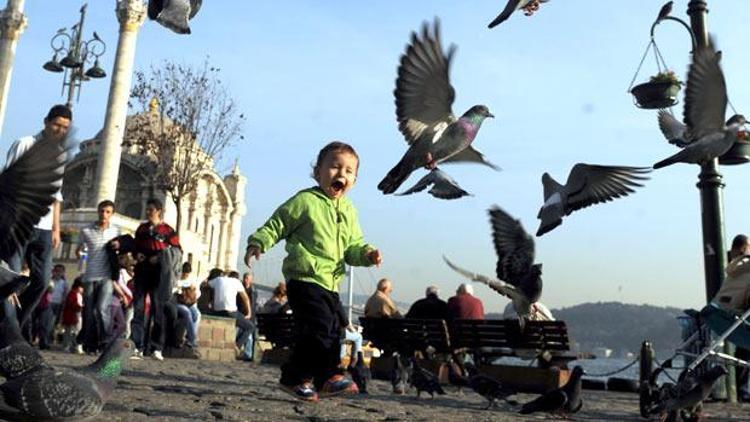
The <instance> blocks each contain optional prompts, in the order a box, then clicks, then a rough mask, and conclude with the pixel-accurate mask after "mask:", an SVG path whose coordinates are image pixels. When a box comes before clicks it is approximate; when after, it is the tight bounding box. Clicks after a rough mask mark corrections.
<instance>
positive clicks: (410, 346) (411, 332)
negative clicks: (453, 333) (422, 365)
mask: <svg viewBox="0 0 750 422" xmlns="http://www.w3.org/2000/svg"><path fill="white" fill-rule="evenodd" d="M359 321H360V323H361V324H362V327H363V329H364V331H363V333H362V336H363V337H364V338H365V339H366V340H370V341H371V342H372V343H373V344H374V345H375V347H377V348H379V349H383V350H386V351H398V352H401V353H404V354H407V355H408V354H411V353H413V352H414V351H415V350H422V351H424V350H426V349H427V348H428V347H429V346H432V348H434V350H435V352H438V353H442V352H450V351H451V340H450V334H449V330H448V325H447V324H446V322H445V321H444V320H442V319H415V318H364V317H362V318H360V319H359Z"/></svg>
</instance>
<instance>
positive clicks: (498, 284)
mask: <svg viewBox="0 0 750 422" xmlns="http://www.w3.org/2000/svg"><path fill="white" fill-rule="evenodd" d="M443 260H444V261H445V263H446V264H448V266H449V267H450V268H451V269H452V270H453V271H455V272H457V273H459V274H461V275H462V276H464V277H466V278H468V279H469V280H471V281H478V282H480V283H482V284H485V285H487V286H489V287H490V288H491V289H492V290H494V291H496V292H498V293H500V294H501V295H503V296H505V297H508V298H510V299H511V300H512V299H514V298H517V297H518V296H519V293H518V290H516V288H515V287H513V286H512V285H510V284H508V283H504V282H503V281H501V280H494V279H492V278H490V277H487V276H485V275H482V274H477V273H473V272H471V271H468V270H465V269H463V268H461V267H459V266H458V265H455V264H454V263H452V262H451V261H449V260H448V258H446V257H445V256H443Z"/></svg>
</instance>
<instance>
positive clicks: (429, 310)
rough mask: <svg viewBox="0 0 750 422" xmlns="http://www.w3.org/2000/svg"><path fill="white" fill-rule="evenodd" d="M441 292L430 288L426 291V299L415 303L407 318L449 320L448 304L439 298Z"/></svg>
mask: <svg viewBox="0 0 750 422" xmlns="http://www.w3.org/2000/svg"><path fill="white" fill-rule="evenodd" d="M438 294H440V290H438V288H437V286H430V287H428V288H427V289H426V290H425V293H424V296H425V297H424V298H423V299H419V300H418V301H416V302H414V303H413V304H412V305H411V308H409V312H407V313H406V317H407V318H420V319H449V318H450V313H449V312H448V304H447V303H445V301H444V300H442V299H440V298H439V297H438Z"/></svg>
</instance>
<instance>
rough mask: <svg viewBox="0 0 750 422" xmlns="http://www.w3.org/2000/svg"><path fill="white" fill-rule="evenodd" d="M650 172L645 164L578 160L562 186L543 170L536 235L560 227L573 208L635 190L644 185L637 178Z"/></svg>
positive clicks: (641, 178) (617, 196) (639, 178)
mask: <svg viewBox="0 0 750 422" xmlns="http://www.w3.org/2000/svg"><path fill="white" fill-rule="evenodd" d="M649 172H651V169H649V168H648V167H625V166H600V165H595V164H583V163H578V164H576V165H575V166H573V169H572V170H571V171H570V174H568V180H567V181H566V182H565V185H561V184H559V183H557V181H555V179H553V178H552V176H550V175H549V173H544V174H543V175H542V185H543V187H544V205H542V208H540V209H539V214H538V215H537V218H538V219H540V220H542V221H541V223H540V224H539V230H537V232H536V235H537V236H541V235H543V234H545V233H547V232H549V231H551V230H552V229H554V228H555V227H557V226H559V225H560V224H562V218H563V217H564V216H566V215H570V213H572V212H573V211H577V210H579V209H581V208H586V207H588V206H590V205H594V204H598V203H600V202H609V201H611V200H613V199H616V198H619V197H621V196H627V195H628V194H631V193H633V192H635V191H634V188H636V187H641V186H643V185H642V184H640V183H639V182H640V181H642V180H648V177H645V176H643V175H644V174H646V173H649Z"/></svg>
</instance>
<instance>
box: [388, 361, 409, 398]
mask: <svg viewBox="0 0 750 422" xmlns="http://www.w3.org/2000/svg"><path fill="white" fill-rule="evenodd" d="M408 384H409V369H408V368H407V365H405V364H404V358H402V357H401V355H399V354H398V353H394V354H393V367H392V368H391V385H392V386H393V392H394V393H396V394H404V393H405V392H406V386H407V385H408Z"/></svg>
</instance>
